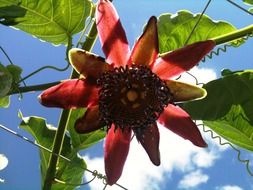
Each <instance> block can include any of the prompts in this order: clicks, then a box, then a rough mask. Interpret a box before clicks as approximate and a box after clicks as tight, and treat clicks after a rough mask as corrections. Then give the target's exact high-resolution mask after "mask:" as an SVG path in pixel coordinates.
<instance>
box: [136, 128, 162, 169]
mask: <svg viewBox="0 0 253 190" xmlns="http://www.w3.org/2000/svg"><path fill="white" fill-rule="evenodd" d="M136 137H137V139H138V141H139V142H140V143H141V145H142V146H143V148H144V149H145V150H146V152H147V154H148V156H149V158H150V160H151V161H152V163H153V164H154V165H156V166H159V165H160V163H161V161H160V151H159V141H160V134H159V131H158V128H157V125H156V124H155V125H153V126H151V127H148V128H147V129H144V130H143V132H141V133H140V134H137V135H136Z"/></svg>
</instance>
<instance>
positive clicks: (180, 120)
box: [158, 104, 207, 147]
mask: <svg viewBox="0 0 253 190" xmlns="http://www.w3.org/2000/svg"><path fill="white" fill-rule="evenodd" d="M158 121H159V123H161V124H162V125H164V126H165V127H166V128H168V129H170V130H171V131H173V132H174V133H176V134H178V135H179V136H181V137H183V138H184V139H188V140H190V141H191V142H192V143H193V144H194V145H196V146H199V147H206V146H207V144H206V142H205V141H204V140H203V138H202V136H201V134H200V132H199V129H198V127H197V126H196V124H195V123H194V122H193V121H192V120H191V118H190V116H189V115H188V113H186V112H185V111H184V110H182V109H181V108H180V107H177V106H174V105H172V104H169V105H168V107H166V108H165V109H164V111H163V113H162V114H161V115H160V117H159V119H158Z"/></svg>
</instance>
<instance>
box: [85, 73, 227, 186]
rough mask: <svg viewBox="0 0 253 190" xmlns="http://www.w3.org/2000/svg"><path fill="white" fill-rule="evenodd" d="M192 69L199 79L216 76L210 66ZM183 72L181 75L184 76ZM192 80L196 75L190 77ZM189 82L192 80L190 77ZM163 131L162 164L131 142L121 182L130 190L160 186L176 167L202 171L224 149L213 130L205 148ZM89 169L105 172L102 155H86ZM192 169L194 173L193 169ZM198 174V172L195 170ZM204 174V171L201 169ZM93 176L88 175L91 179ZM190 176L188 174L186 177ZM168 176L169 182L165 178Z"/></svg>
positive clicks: (208, 136) (161, 127) (134, 141)
mask: <svg viewBox="0 0 253 190" xmlns="http://www.w3.org/2000/svg"><path fill="white" fill-rule="evenodd" d="M191 73H193V74H194V75H195V76H197V77H198V78H200V79H199V81H200V82H207V81H208V79H209V80H213V79H215V78H216V75H215V72H214V71H213V70H210V69H198V68H194V69H192V71H191ZM183 77H184V76H182V79H183ZM190 78H191V80H192V79H193V78H192V77H190ZM187 82H189V83H190V81H189V80H188V79H187ZM159 131H160V153H161V165H160V166H159V167H156V166H154V165H153V164H152V163H151V161H150V160H149V158H148V156H147V154H146V152H145V150H144V149H143V148H142V146H141V145H140V144H138V142H137V141H136V139H133V141H132V142H131V146H130V152H129V155H128V158H127V161H126V164H125V167H124V170H123V174H122V176H121V178H120V179H119V181H118V183H119V184H121V185H123V186H125V187H126V188H128V189H130V190H144V189H149V190H158V189H160V188H159V184H160V185H161V184H164V183H167V182H168V183H170V181H172V180H171V178H172V176H171V174H172V172H173V171H177V172H179V173H190V174H192V175H193V174H194V172H193V171H196V170H197V171H199V170H200V169H201V168H207V167H211V166H212V165H213V164H214V162H215V160H217V159H218V158H219V154H220V153H221V152H222V151H224V150H225V149H224V148H223V147H220V146H219V145H218V144H217V143H216V142H215V141H214V140H213V139H210V134H205V135H204V138H205V139H206V140H207V142H208V144H209V147H208V148H206V149H203V148H199V147H196V146H194V145H193V144H192V143H191V142H189V141H186V140H184V139H182V138H181V137H179V136H177V135H176V134H174V133H172V132H171V131H169V130H168V129H166V128H164V127H163V126H159ZM85 160H86V163H87V165H88V168H89V169H94V170H97V171H99V172H100V173H104V162H103V158H101V157H100V158H95V159H90V157H89V156H85ZM192 172H193V173H192ZM195 174H198V173H195ZM200 174H201V172H200ZM203 176H204V177H203V178H202V179H201V181H199V182H197V181H196V182H195V184H196V185H197V184H199V183H204V182H205V180H206V181H207V180H208V176H206V175H203ZM90 177H91V176H89V177H87V179H89V178H90ZM186 177H187V176H185V178H186ZM96 180H98V181H95V182H91V183H90V184H89V186H90V188H91V189H92V190H96V189H103V187H104V184H103V183H102V181H101V180H100V181H99V179H96ZM164 180H166V182H165V181H164ZM106 189H109V190H120V189H121V188H119V187H118V186H116V185H114V186H112V187H107V188H106Z"/></svg>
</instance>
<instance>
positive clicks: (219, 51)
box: [202, 33, 253, 63]
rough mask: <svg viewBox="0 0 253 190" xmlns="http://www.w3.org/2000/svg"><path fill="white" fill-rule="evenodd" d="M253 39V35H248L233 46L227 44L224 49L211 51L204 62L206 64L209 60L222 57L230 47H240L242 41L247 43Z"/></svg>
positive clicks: (233, 43)
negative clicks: (222, 53) (221, 54)
mask: <svg viewBox="0 0 253 190" xmlns="http://www.w3.org/2000/svg"><path fill="white" fill-rule="evenodd" d="M251 37H253V33H251V34H248V35H246V36H245V37H243V38H240V39H238V40H237V41H234V42H232V43H231V44H225V45H223V46H222V47H219V48H217V49H216V50H213V51H211V52H210V53H209V54H207V55H206V56H205V57H204V58H203V59H202V62H203V63H204V62H206V60H207V58H208V59H212V58H213V57H214V56H218V55H220V53H221V52H224V53H226V52H227V49H228V48H230V47H238V46H239V45H240V44H241V42H242V41H247V40H248V39H249V38H251Z"/></svg>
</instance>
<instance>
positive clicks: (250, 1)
mask: <svg viewBox="0 0 253 190" xmlns="http://www.w3.org/2000/svg"><path fill="white" fill-rule="evenodd" d="M243 2H244V3H245V4H246V5H253V0H243Z"/></svg>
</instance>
